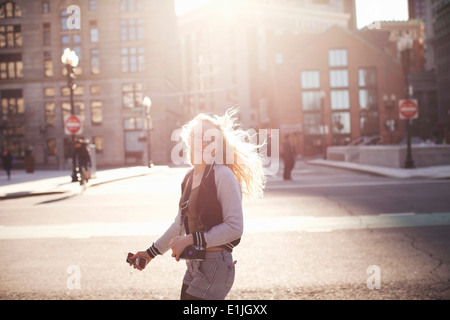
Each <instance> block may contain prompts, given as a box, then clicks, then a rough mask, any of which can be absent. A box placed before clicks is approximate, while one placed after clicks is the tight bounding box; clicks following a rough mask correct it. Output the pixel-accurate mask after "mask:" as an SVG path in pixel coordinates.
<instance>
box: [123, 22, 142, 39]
mask: <svg viewBox="0 0 450 320" xmlns="http://www.w3.org/2000/svg"><path fill="white" fill-rule="evenodd" d="M120 39H121V40H122V41H133V40H144V19H127V20H125V19H124V20H120Z"/></svg>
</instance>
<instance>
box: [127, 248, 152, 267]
mask: <svg viewBox="0 0 450 320" xmlns="http://www.w3.org/2000/svg"><path fill="white" fill-rule="evenodd" d="M137 258H145V259H147V260H148V262H147V264H148V263H149V262H150V261H151V260H152V258H150V256H149V255H148V253H147V251H138V252H136V253H135V254H134V256H132V257H131V260H136V259H137ZM131 265H132V264H130V266H131ZM132 266H133V267H134V268H135V269H138V270H139V271H142V269H143V268H141V267H139V266H138V265H137V264H136V263H135V264H133V265H132Z"/></svg>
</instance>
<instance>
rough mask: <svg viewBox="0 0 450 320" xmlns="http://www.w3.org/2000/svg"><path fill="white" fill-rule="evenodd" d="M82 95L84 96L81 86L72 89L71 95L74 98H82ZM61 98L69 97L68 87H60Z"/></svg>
mask: <svg viewBox="0 0 450 320" xmlns="http://www.w3.org/2000/svg"><path fill="white" fill-rule="evenodd" d="M83 94H84V87H83V86H76V87H75V88H74V89H73V95H74V96H82V95H83ZM61 96H63V97H69V96H70V88H69V87H61Z"/></svg>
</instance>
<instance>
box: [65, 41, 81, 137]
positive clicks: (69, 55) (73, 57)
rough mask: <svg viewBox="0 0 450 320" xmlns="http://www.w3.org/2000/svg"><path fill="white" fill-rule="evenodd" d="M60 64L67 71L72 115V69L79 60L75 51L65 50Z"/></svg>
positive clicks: (73, 73)
mask: <svg viewBox="0 0 450 320" xmlns="http://www.w3.org/2000/svg"><path fill="white" fill-rule="evenodd" d="M61 62H62V63H63V64H64V65H65V66H66V69H67V86H68V87H69V89H70V114H71V115H74V114H75V110H74V104H73V90H74V88H76V84H75V83H74V80H75V72H74V69H75V68H76V67H77V66H78V62H79V58H78V56H77V54H76V52H75V51H73V50H70V48H66V49H65V50H64V53H63V55H62V56H61ZM73 140H74V135H72V141H73Z"/></svg>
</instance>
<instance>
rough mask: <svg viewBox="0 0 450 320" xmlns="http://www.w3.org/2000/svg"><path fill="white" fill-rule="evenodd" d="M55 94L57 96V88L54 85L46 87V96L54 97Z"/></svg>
mask: <svg viewBox="0 0 450 320" xmlns="http://www.w3.org/2000/svg"><path fill="white" fill-rule="evenodd" d="M54 96H55V88H53V87H49V88H44V97H46V98H53V97H54Z"/></svg>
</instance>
